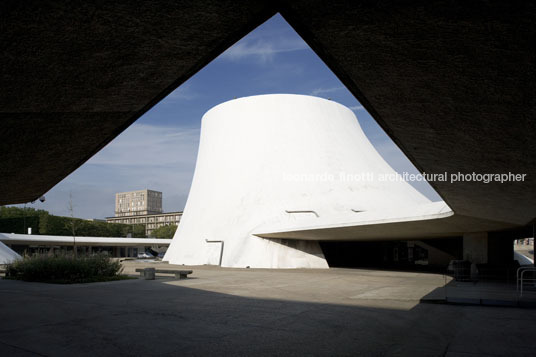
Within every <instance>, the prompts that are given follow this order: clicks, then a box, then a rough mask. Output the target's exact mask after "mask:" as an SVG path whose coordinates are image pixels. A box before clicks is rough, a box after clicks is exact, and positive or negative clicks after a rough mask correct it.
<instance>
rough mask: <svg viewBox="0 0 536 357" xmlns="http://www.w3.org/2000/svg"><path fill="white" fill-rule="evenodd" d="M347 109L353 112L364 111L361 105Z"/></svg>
mask: <svg viewBox="0 0 536 357" xmlns="http://www.w3.org/2000/svg"><path fill="white" fill-rule="evenodd" d="M349 108H350V109H352V110H353V111H354V112H357V111H359V110H365V107H363V106H362V105H354V106H353V107H349Z"/></svg>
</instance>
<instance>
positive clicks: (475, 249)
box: [463, 232, 488, 264]
mask: <svg viewBox="0 0 536 357" xmlns="http://www.w3.org/2000/svg"><path fill="white" fill-rule="evenodd" d="M463 259H464V260H468V261H470V262H471V263H474V264H486V263H487V262H488V233H487V232H476V233H465V234H464V235H463Z"/></svg>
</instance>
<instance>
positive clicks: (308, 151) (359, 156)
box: [164, 94, 453, 268]
mask: <svg viewBox="0 0 536 357" xmlns="http://www.w3.org/2000/svg"><path fill="white" fill-rule="evenodd" d="M394 176H396V173H395V171H394V170H393V169H392V168H391V167H390V166H389V165H388V164H387V163H386V162H385V161H384V160H383V158H382V157H381V156H380V155H379V154H378V152H377V151H376V150H375V149H374V147H373V146H372V144H371V143H370V142H369V140H368V139H367V137H366V136H365V134H364V133H363V131H362V130H361V128H360V126H359V123H358V121H357V119H356V117H355V115H354V113H353V112H352V111H351V110H350V109H348V108H346V107H344V106H342V105H340V104H338V103H335V102H333V101H329V100H325V99H321V98H316V97H310V96H302V95H284V94H275V95H262V96H254V97H246V98H240V99H235V100H231V101H228V102H225V103H223V104H220V105H218V106H216V107H214V108H212V109H211V110H209V111H208V112H207V113H206V114H205V115H204V117H203V119H202V126H201V140H200V147H199V154H198V158H197V164H196V169H195V174H194V178H193V183H192V186H191V190H190V194H189V197H188V201H187V204H186V207H185V210H184V214H183V217H182V220H181V224H180V225H179V228H178V229H177V232H176V233H175V237H174V239H173V241H172V244H171V246H170V248H169V249H168V251H167V253H166V256H165V258H164V260H168V261H169V262H170V263H174V264H190V265H197V264H216V265H217V264H220V265H222V266H226V267H247V266H249V267H252V268H253V267H255V268H302V267H303V268H327V267H328V265H327V262H326V260H325V258H324V256H323V253H322V250H321V249H320V246H319V244H318V240H329V239H331V238H333V237H337V232H336V231H335V232H334V231H333V229H338V228H341V229H343V231H344V233H342V235H339V237H338V239H354V240H355V239H360V237H366V236H367V234H369V235H370V232H369V233H366V230H365V231H363V227H369V226H370V225H378V224H380V225H384V223H394V224H401V223H405V222H408V221H409V222H415V221H420V222H424V221H429V220H438V219H443V218H448V217H450V216H451V215H452V214H453V213H452V211H451V210H450V209H449V207H448V206H447V205H446V204H445V203H444V202H436V203H432V202H430V201H429V200H428V199H427V198H426V197H424V196H423V195H422V194H421V193H419V192H418V191H417V190H415V189H414V188H413V187H412V186H411V185H409V184H408V183H407V182H404V181H397V180H389V179H385V178H386V177H387V178H388V177H391V178H392V177H394ZM384 226H388V225H384ZM349 227H350V228H351V229H348V228H349ZM352 227H353V228H352ZM353 229H356V231H357V232H358V234H357V235H356V234H354V233H353ZM360 230H361V231H360ZM391 230H392V229H391ZM432 230H433V229H432ZM324 231H325V232H328V233H326V234H324V233H323V232H324ZM369 231H370V230H369ZM380 231H381V229H380ZM440 231H441V229H440ZM359 232H361V233H359ZM411 232H415V229H414V228H411V229H410V230H409V231H408V229H405V228H404V227H401V228H400V227H399V229H397V230H396V233H397V234H399V235H400V234H402V235H403V234H404V233H406V234H410V233H411ZM384 233H385V232H384ZM391 233H393V232H391ZM428 233H430V232H428ZM360 234H361V235H360ZM439 235H440V234H439ZM380 236H381V235H380ZM395 236H396V234H395Z"/></svg>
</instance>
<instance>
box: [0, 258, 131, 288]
mask: <svg viewBox="0 0 536 357" xmlns="http://www.w3.org/2000/svg"><path fill="white" fill-rule="evenodd" d="M122 272H123V267H122V266H121V263H120V262H119V261H117V260H114V259H112V258H110V257H109V256H108V255H106V254H92V255H85V256H79V257H74V256H73V255H68V254H61V255H52V256H50V255H46V254H36V255H32V256H27V257H24V258H23V259H19V260H17V261H15V262H14V263H12V264H9V265H8V266H7V267H6V277H5V279H14V280H24V281H34V282H41V283H51V284H80V283H95V282H102V281H114V280H124V279H130V278H129V277H128V276H126V275H121V273H122Z"/></svg>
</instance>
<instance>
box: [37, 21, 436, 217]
mask: <svg viewBox="0 0 536 357" xmlns="http://www.w3.org/2000/svg"><path fill="white" fill-rule="evenodd" d="M268 93H296V94H306V95H314V96H318V97H323V98H331V99H332V100H334V101H336V102H339V103H341V104H343V105H345V106H347V107H349V108H350V109H352V110H353V111H354V113H355V114H356V116H357V118H358V120H359V123H360V124H361V127H362V128H363V130H364V132H365V134H366V135H367V137H368V138H369V140H370V141H371V142H372V143H373V145H374V146H375V147H376V149H377V150H378V151H379V153H380V154H381V155H382V156H383V157H384V158H385V159H386V161H387V162H388V163H389V164H390V165H391V166H392V167H393V168H394V169H395V170H397V171H398V172H404V171H406V172H411V173H417V170H416V169H415V168H414V166H413V165H412V164H411V163H410V162H409V161H408V160H407V158H406V157H405V156H404V155H403V154H402V152H401V151H400V150H399V149H398V148H397V147H396V146H395V145H394V144H393V142H392V141H391V139H389V137H388V136H387V135H386V134H385V133H384V132H383V130H382V129H381V128H380V127H379V126H378V124H376V122H375V121H374V119H372V117H371V116H370V115H369V114H368V113H367V111H366V110H364V109H363V107H362V106H361V105H360V103H359V102H358V101H357V100H356V99H355V98H354V97H353V96H352V94H351V93H350V92H349V91H348V90H347V89H346V88H345V87H344V85H343V84H342V83H341V82H340V81H339V80H338V79H337V77H335V75H334V74H333V73H332V72H331V71H330V70H329V69H328V68H327V66H326V65H325V64H324V63H323V62H322V61H321V60H320V58H318V56H317V55H316V54H315V53H314V52H313V51H312V50H311V49H310V48H309V47H308V46H307V44H306V43H305V42H304V41H303V40H302V39H301V38H300V37H299V36H298V34H297V33H296V32H295V31H294V30H293V29H292V28H291V27H290V26H289V25H288V24H287V23H286V22H285V20H284V19H283V18H282V17H281V16H279V15H276V16H274V17H273V18H271V19H270V20H268V21H267V22H266V23H264V24H263V25H261V26H259V27H258V28H257V29H255V30H254V31H252V32H251V33H250V34H248V35H247V36H246V37H244V38H243V39H242V40H240V41H239V42H237V43H236V44H235V45H234V46H232V47H231V48H229V49H228V50H227V51H226V52H224V53H223V54H222V55H220V56H219V57H218V58H216V59H215V60H214V61H212V62H211V63H210V64H209V65H207V66H206V67H205V68H203V69H202V70H201V71H199V72H198V73H197V74H196V75H195V76H193V77H192V78H190V79H189V80H188V81H187V82H186V83H184V84H183V85H181V86H180V87H179V88H178V89H176V90H175V91H174V92H173V93H171V94H170V95H169V96H168V97H166V98H165V99H163V100H162V101H161V102H160V103H158V104H157V105H156V106H155V107H153V108H152V109H151V110H150V111H149V112H147V113H146V114H145V115H144V116H143V117H141V118H140V119H138V120H137V121H136V122H135V123H134V124H133V125H132V126H130V127H129V128H128V129H127V130H125V131H124V132H123V133H122V134H121V135H120V136H118V137H117V138H116V139H115V140H114V141H112V142H111V143H110V144H108V145H107V146H106V147H105V148H104V149H103V150H101V151H100V152H99V153H97V154H96V155H95V156H94V157H93V158H91V159H90V160H89V161H88V162H86V163H85V164H84V165H83V166H81V167H80V168H79V169H78V170H76V171H75V172H73V173H72V174H71V175H69V176H68V177H66V178H65V179H64V180H63V181H61V182H60V183H58V184H57V185H56V186H55V187H54V188H52V189H51V190H50V191H49V192H48V193H47V194H46V195H45V196H46V202H45V203H40V202H39V201H37V202H36V203H34V204H33V205H31V206H32V207H34V208H42V209H46V210H48V211H49V212H51V213H53V214H57V215H65V216H68V215H70V213H69V210H68V201H69V193H70V192H72V196H73V205H74V215H75V216H77V217H82V218H104V217H107V216H113V215H114V205H115V193H116V192H122V191H130V190H137V189H144V188H149V189H153V190H157V191H162V192H163V205H164V211H179V210H182V209H183V208H184V205H185V203H186V198H187V196H188V191H189V188H190V184H191V181H192V177H193V172H194V168H195V160H196V156H197V148H198V144H199V129H200V125H201V117H202V116H203V114H204V113H205V112H207V111H208V110H209V109H210V108H212V107H213V106H215V105H218V104H220V103H222V102H225V101H227V100H230V99H233V98H235V97H244V96H251V95H257V94H268ZM412 184H414V185H415V187H416V188H417V189H419V190H420V191H421V192H422V193H424V194H425V195H426V196H427V197H428V198H430V199H432V200H434V201H437V200H440V198H439V196H438V195H437V194H436V193H435V192H434V191H433V189H432V188H431V187H430V186H429V185H428V184H427V183H418V182H416V183H412Z"/></svg>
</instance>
